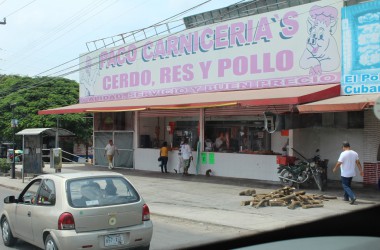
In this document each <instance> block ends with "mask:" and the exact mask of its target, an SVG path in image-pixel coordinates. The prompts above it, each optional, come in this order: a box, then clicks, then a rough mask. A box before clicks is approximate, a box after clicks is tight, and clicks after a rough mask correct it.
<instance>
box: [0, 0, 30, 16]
mask: <svg viewBox="0 0 380 250" xmlns="http://www.w3.org/2000/svg"><path fill="white" fill-rule="evenodd" d="M35 1H37V0H33V1H31V2H30V3H28V4H25V5H24V6H22V7H21V8H19V9H17V10H15V11H13V12H12V13H10V14H8V15H7V16H6V17H10V16H11V15H13V14H15V13H17V12H19V11H20V10H22V9H24V8H26V7H27V6H29V5H31V4H32V3H34V2H35ZM4 2H5V1H4ZM4 2H3V3H4Z"/></svg>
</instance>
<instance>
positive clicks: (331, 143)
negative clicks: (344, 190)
mask: <svg viewBox="0 0 380 250" xmlns="http://www.w3.org/2000/svg"><path fill="white" fill-rule="evenodd" d="M343 141H349V142H350V144H351V148H352V149H353V150H355V151H356V152H357V153H358V154H359V159H360V160H361V162H362V164H363V159H364V158H363V157H364V130H363V129H341V128H339V129H338V128H307V129H295V130H294V148H295V149H296V150H297V151H299V152H300V153H301V154H302V155H303V156H305V157H306V158H311V157H312V156H314V154H315V150H316V149H319V150H320V152H319V154H320V156H321V158H322V159H329V164H328V173H327V175H328V179H330V180H340V172H338V171H337V172H336V173H332V169H333V167H334V166H335V164H336V162H337V160H338V158H339V154H340V153H341V152H342V142H343ZM295 156H297V157H299V156H298V155H297V154H295ZM353 181H356V182H362V181H363V178H362V177H361V176H360V175H359V174H358V175H357V176H356V177H354V179H353Z"/></svg>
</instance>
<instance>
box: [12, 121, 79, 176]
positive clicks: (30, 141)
mask: <svg viewBox="0 0 380 250" xmlns="http://www.w3.org/2000/svg"><path fill="white" fill-rule="evenodd" d="M16 135H22V137H23V139H22V152H23V155H22V159H23V161H22V164H23V174H40V173H42V168H43V167H44V162H43V159H42V157H43V137H44V136H50V137H54V136H55V138H56V141H58V139H59V136H73V135H75V134H74V133H72V132H70V131H68V130H66V129H62V128H28V129H24V130H21V131H20V132H18V133H16Z"/></svg>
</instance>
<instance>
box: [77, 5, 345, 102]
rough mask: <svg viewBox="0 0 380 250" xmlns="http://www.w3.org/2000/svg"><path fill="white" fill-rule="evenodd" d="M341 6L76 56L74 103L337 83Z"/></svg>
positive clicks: (299, 9) (291, 11) (303, 9)
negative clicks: (77, 71) (76, 93)
mask: <svg viewBox="0 0 380 250" xmlns="http://www.w3.org/2000/svg"><path fill="white" fill-rule="evenodd" d="M341 7H342V2H338V1H337V2H335V3H331V1H327V0H326V1H318V2H314V3H310V4H304V5H299V6H296V7H292V8H286V9H281V10H276V11H272V12H267V13H263V14H259V15H253V16H249V17H245V18H239V19H233V20H230V21H228V22H222V23H216V24H212V25H208V26H203V27H198V28H193V29H187V30H183V31H181V32H179V33H175V34H170V35H168V36H165V37H151V38H149V39H146V40H142V41H140V42H136V43H133V44H129V45H123V46H118V47H113V48H105V49H100V50H97V51H95V52H93V53H90V54H87V55H82V56H81V61H80V63H81V66H80V67H81V68H82V69H81V71H80V102H81V103H85V102H100V101H112V100H124V99H131V98H145V97H156V96H167V95H183V94H195V93H207V92H218V91H231V90H247V89H262V88H280V87H291V86H304V85H315V84H328V83H339V82H340V77H341V72H340V68H341V67H340V51H341V48H340V39H341V35H340V32H341V28H340V20H341V18H340V15H339V10H340V9H341Z"/></svg>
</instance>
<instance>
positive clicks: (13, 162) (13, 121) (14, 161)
mask: <svg viewBox="0 0 380 250" xmlns="http://www.w3.org/2000/svg"><path fill="white" fill-rule="evenodd" d="M10 106H11V109H12V121H11V126H12V128H13V160H12V168H11V178H12V179H15V178H16V159H15V158H16V153H15V151H16V147H15V146H16V145H15V144H16V142H15V134H16V127H17V123H18V121H17V120H16V119H15V118H14V116H15V113H14V109H15V107H16V103H12V104H11V105H10Z"/></svg>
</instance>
